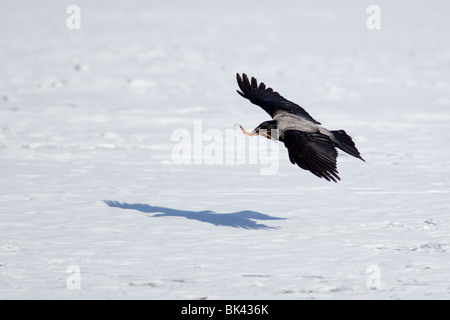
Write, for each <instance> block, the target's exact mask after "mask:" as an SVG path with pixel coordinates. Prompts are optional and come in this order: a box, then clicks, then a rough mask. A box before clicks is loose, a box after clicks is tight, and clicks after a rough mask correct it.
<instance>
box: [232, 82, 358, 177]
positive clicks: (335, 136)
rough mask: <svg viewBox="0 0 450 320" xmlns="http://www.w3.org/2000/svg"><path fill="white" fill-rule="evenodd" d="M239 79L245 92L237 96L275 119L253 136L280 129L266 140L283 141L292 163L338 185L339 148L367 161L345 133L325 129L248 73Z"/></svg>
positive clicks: (297, 106)
mask: <svg viewBox="0 0 450 320" xmlns="http://www.w3.org/2000/svg"><path fill="white" fill-rule="evenodd" d="M236 77H237V82H238V85H239V88H240V89H241V90H242V92H241V91H238V93H239V94H240V95H241V96H242V97H244V98H246V99H248V100H250V102H252V103H254V104H256V105H258V106H260V107H261V108H262V109H263V110H264V111H266V112H267V113H268V114H269V115H270V116H271V117H272V119H273V120H271V121H265V122H263V123H261V124H260V125H259V126H257V127H256V128H255V130H253V133H252V134H260V132H262V131H266V132H267V130H278V131H277V134H272V135H270V133H269V136H267V134H266V137H268V138H274V137H275V138H276V140H280V141H282V142H284V145H285V146H286V148H287V149H288V152H289V159H290V160H291V162H292V163H293V164H297V165H298V166H299V167H301V168H303V169H305V170H309V171H311V172H312V173H313V174H315V175H316V176H318V177H320V178H325V179H326V180H328V181H334V182H337V180H340V178H339V176H338V171H337V165H336V162H337V161H336V158H337V151H336V147H337V148H339V149H341V150H343V151H345V152H347V153H348V154H350V155H352V156H354V157H356V158H359V159H361V160H363V161H364V159H363V158H362V157H361V155H360V154H359V151H358V149H357V148H356V146H355V144H354V142H353V140H352V139H351V137H350V136H349V135H347V133H346V132H345V131H344V130H334V131H330V130H328V129H326V128H324V127H322V126H321V125H320V122H318V121H317V120H315V119H314V118H313V117H311V115H309V113H308V112H306V110H305V109H303V108H302V107H300V106H299V105H297V104H295V103H293V102H291V101H289V100H287V99H285V98H283V97H282V96H281V95H280V94H279V93H278V92H275V91H273V90H272V89H271V88H267V89H266V86H265V84H264V83H262V82H261V83H260V84H259V85H258V83H257V81H256V79H255V78H252V79H251V81H250V80H249V79H248V77H247V75H246V74H243V75H242V78H241V76H240V75H239V74H237V75H236ZM261 134H262V133H261Z"/></svg>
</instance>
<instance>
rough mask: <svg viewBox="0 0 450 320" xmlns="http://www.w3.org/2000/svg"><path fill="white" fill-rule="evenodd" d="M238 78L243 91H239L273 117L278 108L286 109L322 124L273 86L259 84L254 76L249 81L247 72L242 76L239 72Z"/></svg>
mask: <svg viewBox="0 0 450 320" xmlns="http://www.w3.org/2000/svg"><path fill="white" fill-rule="evenodd" d="M236 79H237V82H238V85H239V88H240V89H241V91H242V92H241V91H239V90H237V93H239V94H240V95H241V96H243V97H244V98H246V99H248V100H250V102H252V103H254V104H256V105H258V106H260V107H261V108H263V109H264V111H266V112H267V113H268V114H269V115H270V116H271V117H272V118H273V116H274V114H275V112H276V111H277V110H284V111H287V112H290V113H293V114H295V115H298V116H300V117H302V118H305V119H307V120H309V121H312V122H314V123H316V124H320V122H318V121H316V120H314V119H313V117H311V116H310V115H309V113H308V112H306V111H305V109H303V108H302V107H300V106H299V105H297V104H295V103H293V102H291V101H289V100H287V99H285V98H283V97H282V96H281V95H280V94H279V93H278V92H275V91H273V90H272V88H267V89H266V85H265V84H264V83H263V82H261V83H260V84H259V85H258V82H257V81H256V79H255V78H253V77H252V80H251V81H249V79H248V77H247V75H246V74H245V73H243V74H242V78H241V76H240V75H239V73H237V74H236Z"/></svg>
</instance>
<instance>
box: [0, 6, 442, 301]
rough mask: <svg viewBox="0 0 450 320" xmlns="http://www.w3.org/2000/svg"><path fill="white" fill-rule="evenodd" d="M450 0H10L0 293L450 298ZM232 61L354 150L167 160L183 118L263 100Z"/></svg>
mask: <svg viewBox="0 0 450 320" xmlns="http://www.w3.org/2000/svg"><path fill="white" fill-rule="evenodd" d="M373 4H375V5H378V6H379V9H380V18H381V19H380V25H381V29H379V30H378V29H374V30H371V29H369V28H368V27H367V25H366V20H367V19H368V18H369V17H370V13H367V12H366V10H367V8H368V6H369V5H373ZM69 5H77V6H78V7H79V8H80V13H81V15H80V18H81V20H80V21H81V24H80V26H81V29H79V30H78V29H75V30H71V29H68V28H67V26H66V21H67V19H68V18H69V17H70V14H68V13H66V9H67V8H68V7H69ZM449 9H450V5H448V3H447V2H445V1H434V0H431V1H427V2H420V3H419V2H410V1H409V2H408V1H384V0H383V1H382V0H379V1H378V0H377V1H375V2H374V3H372V1H370V2H369V1H356V0H355V1H339V3H337V2H336V1H334V2H333V1H320V2H317V1H314V2H313V1H278V2H276V3H274V2H271V1H245V2H243V1H206V0H204V1H189V2H188V1H164V2H162V1H143V0H142V1H137V0H136V1H127V2H125V1H95V2H94V1H86V0H74V1H72V2H67V1H57V2H55V1H50V0H40V1H13V0H2V2H1V10H0V38H1V39H2V40H1V41H0V65H1V72H0V172H1V177H2V179H1V180H0V298H2V299H58V298H59V299H449V298H450V160H449V155H450V144H449V141H450V133H449V130H448V129H449V122H450V42H449V41H448V39H449V32H450V22H449V19H448V17H447V15H448V12H449ZM236 72H246V73H247V74H249V75H250V76H255V77H256V78H257V79H258V80H260V81H264V82H265V83H266V84H267V85H268V86H271V87H273V88H274V89H275V90H277V91H279V92H280V93H281V94H282V95H283V96H285V97H286V98H288V99H291V100H293V101H295V102H297V103H299V104H300V105H301V106H303V107H305V108H306V109H307V110H308V112H309V113H310V114H311V115H312V116H313V117H315V118H316V119H318V120H319V121H321V122H322V124H324V125H325V126H326V127H328V128H330V129H345V130H346V131H347V132H348V133H349V134H351V135H352V137H353V138H354V140H355V142H356V144H357V146H358V148H359V150H360V151H361V153H362V155H363V157H364V158H365V159H366V161H367V162H365V163H364V162H362V161H359V160H357V159H355V158H352V157H350V156H347V155H346V154H340V156H339V159H338V169H339V172H340V175H341V178H342V181H341V182H340V183H338V184H335V183H329V182H326V181H324V180H323V179H318V178H317V177H315V176H313V175H312V174H311V173H309V172H306V171H303V170H301V169H299V168H297V167H295V166H293V165H292V164H291V163H290V162H289V160H288V157H287V152H286V150H285V149H284V147H283V146H282V145H280V144H274V146H275V148H279V149H276V150H279V168H278V170H277V172H276V174H273V175H262V174H261V166H262V164H261V163H256V164H254V163H253V164H252V163H248V162H249V161H245V163H243V164H236V163H224V164H210V165H209V164H206V163H200V164H195V163H193V164H175V163H174V161H173V160H174V159H173V157H172V155H173V149H174V147H175V145H176V141H173V133H174V132H176V130H180V129H184V130H187V132H189V133H191V134H192V135H194V128H195V124H196V123H197V124H198V123H200V124H201V126H202V128H201V129H202V131H201V133H203V134H204V133H205V132H206V131H207V130H209V129H211V130H215V131H214V132H223V134H224V137H225V132H227V130H232V129H233V125H234V124H235V123H240V124H242V125H243V126H244V127H245V128H246V129H252V128H254V127H256V125H258V124H259V123H260V122H262V121H264V120H268V119H269V118H268V116H267V115H266V114H265V113H264V112H263V111H262V110H261V109H259V108H258V107H257V106H254V105H251V104H250V103H249V102H248V101H246V100H244V99H242V98H241V97H240V96H239V95H238V94H237V93H236V92H235V90H236V89H237V85H236V81H235V74H236ZM237 136H239V138H238V139H243V140H241V142H242V141H244V142H245V143H247V145H248V146H250V143H251V142H250V141H251V139H257V140H252V141H259V140H258V139H262V140H263V139H264V138H260V137H243V136H241V135H237ZM201 138H204V136H201ZM192 139H194V138H193V136H192ZM193 142H194V141H193ZM203 143H204V145H203V148H202V149H201V150H204V148H205V147H206V146H207V145H208V143H207V142H206V141H203ZM264 143H265V141H264ZM274 146H272V147H274ZM249 148H250V147H249ZM225 151H226V150H225ZM247 151H248V150H246V152H247ZM200 160H201V161H200V162H202V159H200ZM193 162H195V161H193Z"/></svg>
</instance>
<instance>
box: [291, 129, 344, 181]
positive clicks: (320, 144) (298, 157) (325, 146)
mask: <svg viewBox="0 0 450 320" xmlns="http://www.w3.org/2000/svg"><path fill="white" fill-rule="evenodd" d="M283 142H284V145H285V146H286V148H287V149H288V152H289V159H290V160H291V162H292V163H293V164H297V165H298V166H299V167H300V168H302V169H305V170H309V171H311V172H312V173H313V174H315V175H316V176H318V177H319V178H325V179H326V180H328V181H331V180H332V181H334V182H337V180H341V179H340V178H339V176H338V171H337V167H336V158H337V150H336V148H335V147H334V145H333V142H332V141H331V139H330V138H329V137H328V136H326V135H324V134H322V133H319V132H317V133H307V132H302V131H297V130H287V131H285V132H284V137H283Z"/></svg>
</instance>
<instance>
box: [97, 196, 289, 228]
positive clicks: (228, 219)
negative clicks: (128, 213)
mask: <svg viewBox="0 0 450 320" xmlns="http://www.w3.org/2000/svg"><path fill="white" fill-rule="evenodd" d="M103 201H104V202H105V203H106V204H107V205H108V206H110V207H115V208H121V209H129V210H137V211H140V212H143V213H146V214H147V213H156V214H153V215H147V216H148V217H152V218H160V217H184V218H187V219H193V220H197V221H201V222H208V223H211V224H213V225H215V226H226V227H234V228H243V229H278V227H270V226H267V225H265V224H262V223H258V222H256V221H255V220H286V219H285V218H278V217H272V216H269V215H267V214H264V213H260V212H256V211H250V210H244V211H238V212H233V213H215V212H214V211H210V210H205V211H188V210H178V209H172V208H166V207H157V206H151V205H148V204H139V203H135V204H131V203H126V202H118V201H112V200H103Z"/></svg>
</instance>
